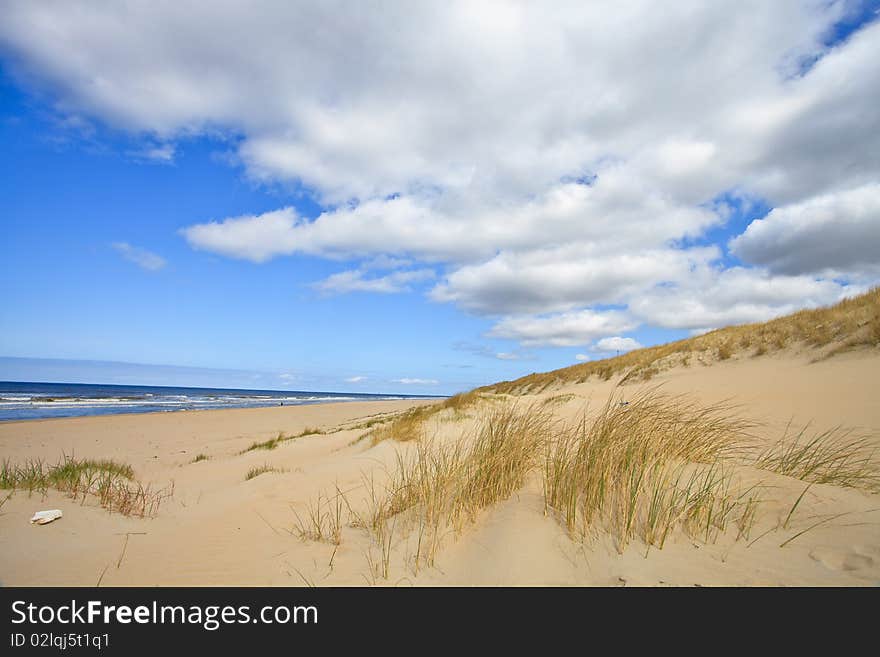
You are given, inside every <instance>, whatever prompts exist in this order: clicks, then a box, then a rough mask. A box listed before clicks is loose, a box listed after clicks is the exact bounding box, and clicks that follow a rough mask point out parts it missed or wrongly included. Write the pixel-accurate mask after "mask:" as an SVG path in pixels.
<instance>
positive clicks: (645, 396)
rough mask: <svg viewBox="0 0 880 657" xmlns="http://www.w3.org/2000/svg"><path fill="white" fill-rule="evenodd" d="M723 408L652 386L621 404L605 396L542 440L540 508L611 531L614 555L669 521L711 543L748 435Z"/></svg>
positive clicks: (654, 535)
mask: <svg viewBox="0 0 880 657" xmlns="http://www.w3.org/2000/svg"><path fill="white" fill-rule="evenodd" d="M733 411H734V409H733V408H732V407H730V406H728V405H725V404H717V405H714V406H707V407H704V406H699V405H696V404H694V403H693V402H690V401H688V400H686V399H685V398H682V397H669V396H666V395H662V394H660V393H659V392H658V391H657V390H656V389H654V390H649V391H646V392H644V393H641V394H639V395H636V396H635V397H634V398H633V399H631V400H630V402H629V403H628V404H626V405H621V404H620V403H619V399H618V398H616V397H612V398H610V399H609V400H608V402H606V404H605V405H604V407H603V408H601V409H600V411H599V412H598V414H597V415H596V416H595V417H594V418H593V419H592V420H590V421H588V420H587V419H586V417H584V418H582V420H581V421H580V423H579V424H578V425H577V426H575V427H569V428H566V429H564V430H562V431H560V432H559V433H558V434H557V435H556V437H555V439H554V440H553V441H552V442H551V443H549V445H548V448H547V450H546V453H545V458H544V467H543V483H544V497H545V504H546V508H547V510H548V511H551V510H552V511H553V512H554V513H555V514H556V515H557V516H558V517H559V518H560V521H561V522H562V523H563V524H564V525H565V526H566V528H567V529H568V530H569V532H570V533H571V534H572V535H579V536H581V537H586V536H587V535H588V534H589V533H590V532H591V531H593V530H595V529H602V530H605V531H609V532H611V533H612V534H613V535H614V536H615V537H616V539H617V544H618V548H619V549H620V550H621V551H622V550H623V549H625V547H626V546H627V544H628V543H629V542H630V541H631V540H632V539H633V537H634V536H638V537H640V538H641V539H642V540H643V541H644V543H645V544H646V545H648V546H652V545H656V546H658V547H662V546H663V543H664V542H665V540H666V538H667V536H668V535H669V533H670V532H671V531H672V530H673V529H674V528H675V527H677V526H679V525H683V526H685V527H686V528H687V529H689V530H690V531H691V533H697V530H698V529H699V533H700V534H701V535H702V536H703V537H704V538H706V539H711V538H712V537H713V536H714V535H717V533H718V532H719V531H724V530H725V529H726V527H727V523H728V522H729V521H730V519H731V517H732V515H731V514H732V513H733V512H734V508H735V506H736V500H735V498H734V496H733V492H732V484H731V470H732V462H733V460H734V459H736V458H739V457H741V456H742V455H743V454H745V453H746V452H747V450H748V448H749V446H750V445H751V444H752V440H753V439H752V437H751V435H750V433H749V432H750V430H751V429H752V428H753V425H752V424H751V423H750V422H748V421H745V420H742V419H739V418H738V417H737V416H736V415H735V414H734V412H733Z"/></svg>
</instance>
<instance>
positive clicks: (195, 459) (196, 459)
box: [190, 453, 211, 463]
mask: <svg viewBox="0 0 880 657" xmlns="http://www.w3.org/2000/svg"><path fill="white" fill-rule="evenodd" d="M210 458H211V457H210V456H208V455H207V454H201V453H200V454H196V455H195V456H194V457H193V459H192V461H190V463H200V462H201V461H207V460H209V459H210Z"/></svg>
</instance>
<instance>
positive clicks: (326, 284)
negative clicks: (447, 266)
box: [312, 269, 435, 294]
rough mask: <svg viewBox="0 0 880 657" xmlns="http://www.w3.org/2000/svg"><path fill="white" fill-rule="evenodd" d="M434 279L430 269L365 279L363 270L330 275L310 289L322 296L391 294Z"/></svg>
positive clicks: (398, 272)
mask: <svg viewBox="0 0 880 657" xmlns="http://www.w3.org/2000/svg"><path fill="white" fill-rule="evenodd" d="M434 277H435V274H434V272H433V270H431V269H413V270H409V271H396V272H392V273H391V274H388V275H386V276H374V277H372V278H367V272H365V271H363V270H351V271H341V272H339V273H336V274H332V275H330V276H328V277H327V278H325V279H324V280H322V281H318V282H317V283H313V284H312V287H314V288H315V289H316V290H318V291H320V292H322V293H323V294H345V293H347V292H381V293H384V294H391V293H396V292H406V291H409V290H410V289H412V288H411V287H410V283H417V282H419V281H425V280H430V279H432V278H434Z"/></svg>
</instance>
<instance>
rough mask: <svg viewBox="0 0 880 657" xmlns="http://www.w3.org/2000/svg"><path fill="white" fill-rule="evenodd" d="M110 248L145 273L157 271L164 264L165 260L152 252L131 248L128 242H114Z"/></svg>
mask: <svg viewBox="0 0 880 657" xmlns="http://www.w3.org/2000/svg"><path fill="white" fill-rule="evenodd" d="M111 246H112V247H113V248H114V249H116V251H118V252H119V253H120V254H121V255H122V257H123V258H125V259H126V260H128V261H129V262H133V263H134V264H136V265H137V266H138V267H140V268H141V269H146V270H147V271H159V270H160V269H162V268H163V267H164V266H165V264H166V262H165V258H163V257H162V256H160V255H158V254H156V253H153V252H152V251H147V250H146V249H141V248H138V247H136V246H132V245H131V244H129V243H128V242H114V243H113V244H112V245H111Z"/></svg>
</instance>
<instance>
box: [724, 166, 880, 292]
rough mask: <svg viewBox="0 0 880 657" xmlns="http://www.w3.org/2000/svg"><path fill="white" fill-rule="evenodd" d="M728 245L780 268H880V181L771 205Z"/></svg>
mask: <svg viewBox="0 0 880 657" xmlns="http://www.w3.org/2000/svg"><path fill="white" fill-rule="evenodd" d="M730 249H731V251H732V252H733V253H734V254H735V255H737V256H739V257H740V258H742V259H743V260H746V261H748V262H751V263H754V264H757V265H763V266H766V267H768V268H770V269H771V270H772V271H774V272H780V273H783V274H822V273H826V274H828V273H830V274H831V275H834V274H840V273H850V274H856V275H858V274H860V273H862V272H865V271H866V270H873V271H874V273H875V274H876V272H878V271H880V183H877V182H875V183H871V184H868V185H864V186H861V187H856V188H855V189H849V190H846V191H842V192H835V193H831V194H824V195H821V196H816V197H812V198H809V199H807V200H806V201H803V202H801V203H794V204H792V205H784V206H781V207H778V208H774V209H773V210H771V211H770V213H769V214H768V215H767V216H766V217H764V218H763V219H759V220H757V221H753V222H752V223H751V224H750V225H749V227H748V228H747V229H746V231H745V232H744V233H743V234H742V235H740V236H738V237H736V238H734V239H733V240H731V243H730Z"/></svg>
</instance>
